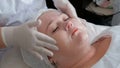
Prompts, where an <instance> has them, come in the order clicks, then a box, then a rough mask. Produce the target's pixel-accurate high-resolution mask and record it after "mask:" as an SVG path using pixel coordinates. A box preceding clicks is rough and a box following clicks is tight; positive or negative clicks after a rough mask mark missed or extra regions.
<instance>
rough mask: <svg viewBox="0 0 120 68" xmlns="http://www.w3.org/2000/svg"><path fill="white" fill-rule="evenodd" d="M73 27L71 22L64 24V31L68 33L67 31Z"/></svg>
mask: <svg viewBox="0 0 120 68" xmlns="http://www.w3.org/2000/svg"><path fill="white" fill-rule="evenodd" d="M72 27H73V23H72V22H71V21H69V22H67V23H66V27H65V29H66V30H67V31H68V30H69V29H71V28H72Z"/></svg>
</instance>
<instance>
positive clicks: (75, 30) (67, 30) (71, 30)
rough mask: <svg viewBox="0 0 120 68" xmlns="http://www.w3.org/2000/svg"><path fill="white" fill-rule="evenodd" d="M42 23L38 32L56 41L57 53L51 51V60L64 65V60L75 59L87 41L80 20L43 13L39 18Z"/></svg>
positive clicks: (51, 12)
mask: <svg viewBox="0 0 120 68" xmlns="http://www.w3.org/2000/svg"><path fill="white" fill-rule="evenodd" d="M39 19H41V21H42V23H41V25H40V26H39V27H38V31H40V32H43V33H45V34H47V35H48V36H50V37H52V38H54V39H55V40H56V41H57V46H58V48H59V51H53V52H54V56H53V59H54V60H56V62H59V63H64V62H63V61H66V58H65V57H67V59H68V60H69V59H70V60H71V59H73V58H74V59H75V56H77V55H78V53H79V52H82V48H83V47H85V46H84V45H85V44H86V43H87V41H88V35H87V32H86V28H85V26H84V25H83V24H82V23H81V21H82V20H79V19H75V18H69V17H68V16H67V15H66V14H64V13H60V12H58V11H53V10H51V11H49V12H45V13H44V14H43V15H42V16H40V17H39Z"/></svg>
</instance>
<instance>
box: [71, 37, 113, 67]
mask: <svg viewBox="0 0 120 68" xmlns="http://www.w3.org/2000/svg"><path fill="white" fill-rule="evenodd" d="M110 42H111V37H109V36H108V37H103V38H100V39H99V40H98V41H96V42H95V43H94V44H92V46H91V49H90V50H89V51H88V53H87V54H86V55H85V56H84V57H83V59H81V60H79V61H78V62H77V63H76V65H74V66H73V67H72V68H91V67H92V65H94V64H95V63H96V62H97V61H99V60H100V58H101V57H103V56H104V54H105V53H106V51H107V49H108V47H109V45H110Z"/></svg>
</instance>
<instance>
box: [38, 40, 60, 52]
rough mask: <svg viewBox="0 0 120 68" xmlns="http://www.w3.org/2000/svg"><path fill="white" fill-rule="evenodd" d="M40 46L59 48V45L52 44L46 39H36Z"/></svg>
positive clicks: (52, 48)
mask: <svg viewBox="0 0 120 68" xmlns="http://www.w3.org/2000/svg"><path fill="white" fill-rule="evenodd" d="M36 42H37V45H38V46H42V47H46V48H48V49H51V50H59V49H58V47H57V46H56V45H55V44H51V43H48V42H45V41H38V40H37V41H36Z"/></svg>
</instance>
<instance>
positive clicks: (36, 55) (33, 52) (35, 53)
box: [29, 50, 43, 60]
mask: <svg viewBox="0 0 120 68" xmlns="http://www.w3.org/2000/svg"><path fill="white" fill-rule="evenodd" d="M29 52H30V53H31V54H32V55H33V56H35V57H37V58H39V59H40V60H43V57H42V55H41V54H40V53H39V52H36V51H34V50H29Z"/></svg>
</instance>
